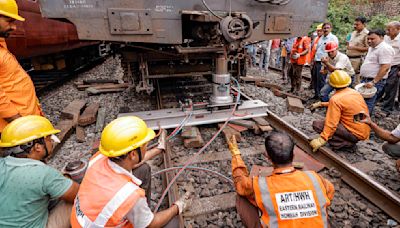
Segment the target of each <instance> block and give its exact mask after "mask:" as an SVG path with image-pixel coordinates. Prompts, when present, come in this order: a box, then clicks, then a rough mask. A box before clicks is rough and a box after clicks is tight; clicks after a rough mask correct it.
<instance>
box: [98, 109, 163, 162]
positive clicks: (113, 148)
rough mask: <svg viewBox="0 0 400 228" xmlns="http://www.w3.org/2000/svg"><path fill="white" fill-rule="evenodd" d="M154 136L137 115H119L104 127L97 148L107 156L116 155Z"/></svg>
mask: <svg viewBox="0 0 400 228" xmlns="http://www.w3.org/2000/svg"><path fill="white" fill-rule="evenodd" d="M155 136H156V134H155V133H154V131H153V130H152V129H150V128H148V127H147V125H146V123H145V122H144V121H143V120H142V119H140V118H139V117H136V116H126V117H120V118H118V119H115V120H113V121H111V123H109V124H108V125H107V126H106V127H105V128H104V130H103V132H102V133H101V139H100V146H99V150H100V153H102V154H104V155H105V156H107V157H118V156H121V155H124V154H127V153H128V152H130V151H132V150H134V149H136V148H139V147H141V146H143V145H144V144H146V143H147V142H149V141H150V140H152V139H153V138H154V137H155Z"/></svg>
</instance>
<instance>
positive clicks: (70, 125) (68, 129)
mask: <svg viewBox="0 0 400 228" xmlns="http://www.w3.org/2000/svg"><path fill="white" fill-rule="evenodd" d="M55 128H56V129H59V130H60V131H61V132H60V133H58V134H57V137H58V138H59V139H60V141H61V142H60V143H54V144H53V154H54V153H55V152H57V150H59V149H60V148H61V146H62V144H64V142H65V141H66V140H67V139H68V137H69V136H70V135H71V133H72V131H73V129H74V122H73V120H61V121H60V122H58V123H57V125H56V126H55ZM53 154H52V155H53ZM52 155H51V156H50V157H52Z"/></svg>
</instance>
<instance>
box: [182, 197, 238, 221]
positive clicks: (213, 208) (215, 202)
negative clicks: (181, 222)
mask: <svg viewBox="0 0 400 228" xmlns="http://www.w3.org/2000/svg"><path fill="white" fill-rule="evenodd" d="M235 206H236V193H235V192H229V193H223V194H220V195H217V196H212V197H203V198H200V199H195V200H193V201H192V203H191V206H190V207H189V208H188V210H187V211H186V212H184V213H183V216H184V217H196V216H199V215H204V214H211V213H213V212H218V211H224V210H228V209H230V208H234V207H235Z"/></svg>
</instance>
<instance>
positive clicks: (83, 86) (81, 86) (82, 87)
mask: <svg viewBox="0 0 400 228" xmlns="http://www.w3.org/2000/svg"><path fill="white" fill-rule="evenodd" d="M113 85H115V84H112V83H104V84H87V85H86V84H82V85H76V88H77V89H78V90H81V91H82V90H85V89H87V88H90V87H96V86H113Z"/></svg>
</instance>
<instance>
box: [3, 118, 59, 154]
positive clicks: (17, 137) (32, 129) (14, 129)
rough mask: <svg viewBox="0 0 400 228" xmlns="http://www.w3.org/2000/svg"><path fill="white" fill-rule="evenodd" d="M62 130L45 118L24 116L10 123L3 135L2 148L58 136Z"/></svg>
mask: <svg viewBox="0 0 400 228" xmlns="http://www.w3.org/2000/svg"><path fill="white" fill-rule="evenodd" d="M59 132H60V130H57V129H55V128H54V127H53V125H52V124H51V123H50V121H49V120H48V119H46V118H45V117H43V116H33V115H32V116H23V117H20V118H18V119H16V120H14V121H12V122H11V123H9V124H8V125H7V126H6V127H5V128H4V129H3V132H2V133H1V140H0V147H14V146H18V145H23V144H25V143H28V142H31V141H33V140H35V139H40V138H43V137H46V136H49V135H53V134H57V133H59Z"/></svg>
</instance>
